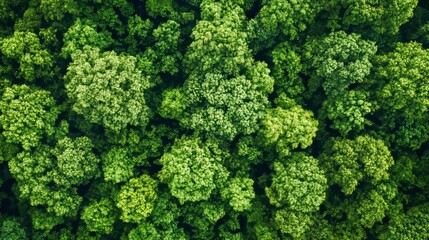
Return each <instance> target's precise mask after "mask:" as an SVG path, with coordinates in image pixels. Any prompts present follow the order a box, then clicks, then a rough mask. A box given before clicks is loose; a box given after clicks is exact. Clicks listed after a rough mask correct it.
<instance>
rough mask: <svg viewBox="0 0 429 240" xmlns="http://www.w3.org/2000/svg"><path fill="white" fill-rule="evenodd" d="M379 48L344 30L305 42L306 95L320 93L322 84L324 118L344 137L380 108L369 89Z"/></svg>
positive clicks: (362, 124) (367, 123)
mask: <svg viewBox="0 0 429 240" xmlns="http://www.w3.org/2000/svg"><path fill="white" fill-rule="evenodd" d="M376 51H377V47H376V45H375V43H374V42H371V41H367V40H363V39H361V36H360V35H358V34H354V33H352V34H347V33H345V32H343V31H339V32H332V33H330V34H329V35H327V36H325V37H323V38H322V39H314V40H310V41H308V42H307V43H306V49H305V53H304V59H305V62H306V64H305V65H304V66H305V67H304V70H305V72H306V74H307V75H309V76H310V80H309V89H308V93H307V94H313V93H316V94H319V93H318V89H319V87H320V86H321V87H322V89H323V90H324V92H325V94H326V100H325V101H324V102H323V106H322V109H321V111H322V112H324V114H322V117H325V118H328V119H330V120H331V121H332V122H333V123H332V125H331V126H330V127H331V128H333V129H336V130H338V131H339V132H340V134H341V135H343V136H345V135H347V134H348V132H350V131H352V130H356V131H359V130H363V129H364V127H365V126H366V125H370V124H371V122H370V121H369V120H368V119H367V118H366V115H368V114H370V113H373V112H374V111H375V110H376V109H377V104H376V103H375V101H374V100H373V99H372V96H371V94H370V92H369V91H368V89H370V87H371V86H372V85H373V84H374V81H373V80H372V79H371V78H370V77H369V75H370V73H371V68H372V63H371V60H372V59H373V58H374V56H375V53H376ZM322 120H323V121H325V119H322Z"/></svg>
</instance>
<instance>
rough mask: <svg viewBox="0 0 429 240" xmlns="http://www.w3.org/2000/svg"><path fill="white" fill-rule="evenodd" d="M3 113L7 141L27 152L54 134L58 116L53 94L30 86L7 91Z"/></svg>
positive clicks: (0, 108)
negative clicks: (20, 146)
mask: <svg viewBox="0 0 429 240" xmlns="http://www.w3.org/2000/svg"><path fill="white" fill-rule="evenodd" d="M0 112H1V115H0V124H1V126H2V128H3V132H2V135H3V136H4V137H5V139H6V142H8V143H17V144H21V145H22V147H23V148H24V149H25V150H30V148H31V147H36V146H37V145H39V144H40V141H41V139H42V138H43V137H44V136H51V135H53V134H54V132H55V128H54V127H55V121H56V119H57V117H58V113H59V111H58V108H57V106H56V104H55V100H54V99H53V98H52V97H51V96H50V92H48V91H46V90H42V89H37V88H34V87H29V86H27V85H13V86H11V87H8V88H6V89H5V92H4V93H3V96H2V98H1V101H0Z"/></svg>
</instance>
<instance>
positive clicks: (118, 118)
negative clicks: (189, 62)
mask: <svg viewBox="0 0 429 240" xmlns="http://www.w3.org/2000/svg"><path fill="white" fill-rule="evenodd" d="M72 60H73V61H72V63H71V64H70V66H69V67H68V71H67V74H66V76H65V78H66V80H67V82H66V89H67V95H68V97H69V99H70V101H71V102H72V103H73V110H74V111H75V112H76V113H78V114H82V115H83V117H84V118H85V119H86V120H87V121H89V122H91V123H97V124H102V125H103V126H105V127H106V128H108V129H111V130H113V131H120V130H122V129H124V128H126V127H127V126H128V125H134V126H146V124H147V122H148V120H149V109H148V107H147V106H146V101H145V90H146V89H148V88H149V87H150V79H149V77H147V76H143V75H142V73H141V71H139V70H138V69H137V67H136V58H135V57H132V56H124V55H119V56H118V55H117V54H116V53H115V52H113V51H112V52H100V49H98V48H92V47H89V46H85V47H84V48H83V50H82V51H81V50H77V51H76V52H75V53H73V54H72Z"/></svg>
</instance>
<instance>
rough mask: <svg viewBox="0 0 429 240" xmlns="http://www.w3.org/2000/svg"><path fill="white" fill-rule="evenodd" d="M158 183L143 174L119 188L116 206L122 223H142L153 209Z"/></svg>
mask: <svg viewBox="0 0 429 240" xmlns="http://www.w3.org/2000/svg"><path fill="white" fill-rule="evenodd" d="M157 189H158V182H157V181H156V180H154V179H152V178H151V177H150V176H149V175H147V174H143V175H141V176H140V177H138V178H132V179H130V180H129V181H128V183H126V184H125V185H124V186H122V187H121V190H120V192H119V194H118V197H117V203H116V206H117V207H118V208H119V209H121V217H120V218H121V219H122V220H123V221H124V222H132V223H140V222H142V221H144V220H145V219H146V218H147V217H148V216H149V215H150V213H151V212H152V211H153V209H154V207H155V202H156V200H157V198H158V195H157Z"/></svg>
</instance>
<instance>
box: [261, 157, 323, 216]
mask: <svg viewBox="0 0 429 240" xmlns="http://www.w3.org/2000/svg"><path fill="white" fill-rule="evenodd" d="M327 187H328V185H327V180H326V177H325V175H324V171H323V170H322V169H320V168H319V167H318V161H317V159H315V158H313V157H311V156H307V155H306V154H304V153H294V154H292V155H291V156H289V157H287V158H284V159H281V160H280V161H276V162H275V163H274V174H273V179H272V184H271V186H270V187H268V188H266V189H265V192H266V194H267V196H268V198H269V199H270V203H271V204H272V205H275V206H277V207H282V206H287V207H288V209H290V210H293V211H299V212H303V213H307V212H314V211H317V210H318V209H319V206H320V205H321V204H322V203H323V201H324V200H325V197H326V194H325V192H326V189H327Z"/></svg>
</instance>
